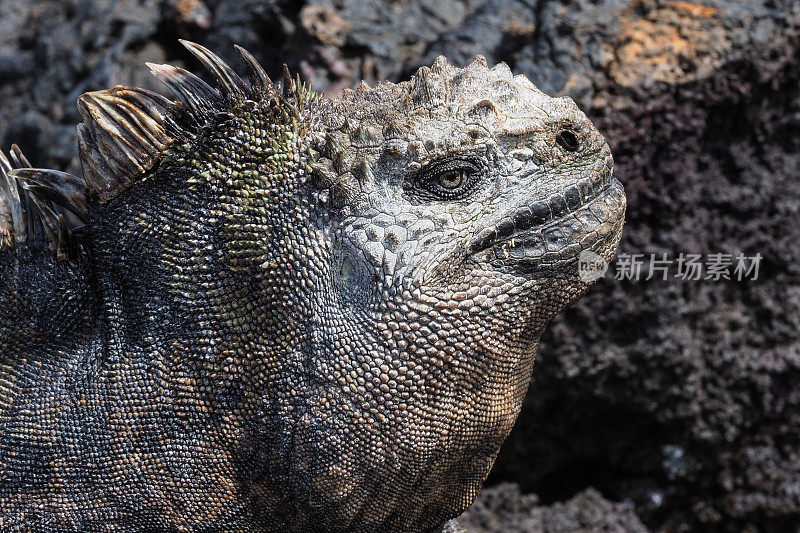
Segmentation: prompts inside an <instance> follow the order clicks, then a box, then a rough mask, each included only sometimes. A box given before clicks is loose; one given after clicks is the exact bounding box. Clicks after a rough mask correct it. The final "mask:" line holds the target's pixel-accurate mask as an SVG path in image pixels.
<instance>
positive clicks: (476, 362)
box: [0, 43, 625, 532]
mask: <svg viewBox="0 0 800 533" xmlns="http://www.w3.org/2000/svg"><path fill="white" fill-rule="evenodd" d="M185 44H186V46H187V47H188V48H189V49H190V50H191V51H192V52H193V53H194V54H195V55H196V56H197V57H198V59H199V60H200V61H201V62H202V63H203V64H204V65H205V66H206V67H207V68H208V70H209V72H210V74H211V76H212V77H213V79H214V81H215V86H214V87H212V86H211V85H209V84H207V83H206V82H204V81H202V80H201V79H200V78H198V77H197V76H195V75H193V74H191V73H189V72H187V71H185V70H183V69H180V68H176V67H172V66H168V65H150V68H151V70H152V71H153V73H154V74H155V75H156V76H157V77H158V78H160V79H161V80H162V81H163V82H164V83H165V84H166V85H167V86H168V87H169V88H170V89H171V91H172V92H173V93H174V96H175V98H176V100H174V101H173V100H169V99H167V98H164V97H163V96H160V95H157V94H154V93H151V92H148V91H144V90H141V89H134V88H128V87H115V88H114V89H110V90H106V91H99V92H93V93H87V94H85V95H83V96H82V97H81V99H80V101H79V109H80V112H81V114H82V116H83V118H84V122H83V124H81V125H80V126H79V136H80V153H81V160H82V165H83V175H84V177H83V179H81V178H78V177H75V176H70V175H69V174H65V173H63V172H57V171H53V170H44V169H33V168H31V165H30V163H29V162H28V161H27V160H26V159H25V157H24V156H23V155H22V153H21V152H20V151H19V149H18V148H16V147H12V150H11V155H10V159H7V158H6V157H5V156H2V157H0V363H1V364H2V367H1V368H0V529H2V530H3V531H126V532H127V531H131V532H132V531H148V532H151V531H158V532H160V531H164V532H171V531H180V532H184V531H187V532H188V531H237V532H238V531H245V532H251V531H303V530H310V531H408V532H416V531H436V530H438V529H440V528H441V527H442V525H443V524H444V523H445V522H446V521H447V520H448V519H450V518H452V517H454V516H457V515H458V514H459V513H461V512H462V511H463V510H464V509H466V508H467V507H468V506H469V505H470V503H471V502H472V500H473V498H474V497H475V495H476V493H477V492H478V490H479V489H480V487H481V484H482V482H483V480H484V479H485V478H486V476H487V474H488V472H489V470H490V468H491V466H492V463H493V461H494V458H495V456H496V454H497V451H498V449H499V447H500V444H501V442H502V441H503V439H504V438H505V437H506V435H507V434H508V432H509V430H510V429H511V426H512V424H513V423H514V420H515V418H516V416H517V414H518V412H519V409H520V404H521V401H522V398H523V396H524V395H525V392H526V389H527V386H528V383H529V381H530V378H531V372H532V365H533V361H534V358H535V354H536V349H537V343H538V340H539V337H540V335H541V333H542V331H543V329H544V327H545V325H546V324H547V322H548V321H549V320H550V319H551V318H552V317H553V316H554V315H555V314H556V313H558V312H559V311H561V310H562V309H564V308H565V307H566V306H567V305H569V304H570V303H572V302H574V301H575V300H576V299H577V298H579V297H580V296H581V295H582V294H583V293H584V292H585V291H586V289H587V287H588V286H587V284H586V283H584V282H583V281H581V279H580V278H579V276H578V255H579V253H580V252H582V251H584V250H589V251H592V252H594V253H596V254H598V255H599V256H601V257H602V258H603V259H605V260H609V259H611V257H612V255H613V253H614V251H615V249H616V246H617V243H618V240H619V237H620V232H621V229H622V225H623V219H624V211H625V197H624V193H623V191H622V187H621V185H620V184H619V182H618V181H617V180H616V179H615V178H613V177H612V159H611V154H610V151H609V148H608V146H607V144H606V143H605V141H604V140H603V137H602V136H601V135H600V134H599V133H598V132H597V130H596V129H595V128H594V127H593V126H592V124H591V123H590V122H589V120H588V119H587V118H586V117H585V116H584V115H583V113H581V112H580V111H579V110H578V109H577V107H576V106H575V104H574V103H573V102H572V101H571V100H570V99H568V98H550V97H548V96H546V95H545V94H543V93H542V92H540V91H539V90H538V89H537V88H536V87H535V86H534V85H533V84H531V82H530V81H528V79H526V78H525V77H524V76H513V75H512V73H511V72H510V71H509V69H508V67H507V66H506V65H505V64H502V63H501V64H499V65H497V66H496V67H494V68H491V69H490V68H489V67H488V66H487V65H486V62H485V60H484V59H483V58H482V57H478V58H476V59H475V61H474V62H473V63H472V64H471V65H469V66H467V67H466V68H455V67H453V66H451V65H449V64H448V62H447V61H446V60H445V59H444V58H439V59H437V60H436V62H435V63H434V64H433V65H432V66H431V67H430V68H427V67H423V68H421V69H420V70H419V71H418V72H417V73H416V74H415V75H414V76H413V78H412V79H411V80H410V81H408V82H404V83H399V84H392V83H381V84H379V85H378V86H376V87H374V88H370V87H367V86H366V85H362V86H361V87H359V88H358V89H357V90H356V91H346V92H345V94H344V95H343V96H342V98H341V99H338V100H329V99H324V98H321V97H320V96H318V95H317V94H316V93H314V92H313V91H311V90H310V89H309V88H308V87H306V86H304V85H303V84H301V83H300V81H299V79H292V78H291V76H290V75H288V72H287V73H286V74H285V75H284V79H283V80H281V81H280V82H278V83H273V82H272V81H271V80H270V79H269V77H267V75H266V74H265V73H264V71H263V70H262V68H261V67H260V66H259V65H258V63H257V62H256V61H255V60H254V59H253V57H252V56H251V55H250V54H248V53H247V52H246V51H244V50H241V49H239V52H240V54H241V56H242V59H243V61H244V65H245V68H246V70H247V73H248V76H247V79H246V80H243V79H242V78H240V76H239V75H237V74H236V73H235V72H234V71H233V70H232V69H231V68H230V67H229V66H228V65H226V64H224V63H223V62H222V61H221V60H220V59H219V58H218V57H217V56H215V55H214V54H213V53H211V52H210V51H208V50H206V49H205V48H203V47H201V46H198V45H195V44H192V43H185ZM70 213H71V214H70ZM73 215H74V216H73ZM78 219H80V220H81V224H80V225H79V226H78V227H75V223H74V222H75V221H77V220H78Z"/></svg>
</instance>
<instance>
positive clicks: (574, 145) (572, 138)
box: [556, 129, 581, 152]
mask: <svg viewBox="0 0 800 533" xmlns="http://www.w3.org/2000/svg"><path fill="white" fill-rule="evenodd" d="M556 142H557V143H558V145H559V146H560V147H561V148H563V149H564V150H566V151H567V152H577V151H578V149H579V148H580V147H581V142H580V139H578V136H577V135H576V134H575V132H574V131H572V130H568V129H563V130H561V131H559V132H558V134H557V135H556Z"/></svg>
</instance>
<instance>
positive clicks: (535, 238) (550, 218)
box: [469, 170, 624, 254]
mask: <svg viewBox="0 0 800 533" xmlns="http://www.w3.org/2000/svg"><path fill="white" fill-rule="evenodd" d="M622 194H623V193H622V185H621V184H620V182H619V181H618V180H617V179H616V178H614V177H613V175H612V172H611V170H604V171H603V172H602V173H601V174H600V179H598V175H597V174H593V175H591V176H588V177H584V178H581V179H580V180H578V182H577V183H575V184H574V185H570V186H569V187H567V188H565V189H563V190H562V191H560V192H559V193H556V194H553V195H552V196H550V197H549V198H547V199H546V200H540V201H537V202H534V203H531V204H528V205H524V206H522V207H519V208H517V209H515V210H514V211H513V212H511V213H510V214H509V215H507V216H505V217H503V219H502V220H500V221H499V222H498V223H497V224H495V225H493V226H491V227H488V228H484V229H482V230H480V231H479V232H478V233H476V234H475V236H473V237H472V239H471V240H470V242H469V253H470V254H476V253H479V252H482V251H484V250H486V249H488V248H491V247H493V246H498V245H502V248H503V249H504V250H508V249H510V248H516V247H521V246H525V247H532V246H536V245H537V244H542V245H544V244H546V243H545V242H544V241H545V240H546V239H543V236H544V237H546V235H545V234H546V233H547V229H548V228H550V227H554V226H559V225H560V224H558V222H559V221H562V220H564V219H566V218H567V217H577V216H578V212H584V211H585V212H586V213H587V214H589V216H590V217H591V218H592V221H593V222H594V224H595V225H597V224H602V223H603V222H606V221H607V220H604V219H606V218H608V217H606V216H602V214H603V213H604V212H605V211H607V210H608V209H607V208H606V207H605V206H604V204H603V203H602V202H599V201H600V200H602V199H608V200H609V201H610V205H609V206H608V208H613V206H614V205H616V204H619V203H623V204H624V201H622V200H621V195H622ZM598 203H600V204H601V206H597V204H598ZM593 206H595V209H592V207H593Z"/></svg>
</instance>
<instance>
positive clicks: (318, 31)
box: [300, 5, 352, 46]
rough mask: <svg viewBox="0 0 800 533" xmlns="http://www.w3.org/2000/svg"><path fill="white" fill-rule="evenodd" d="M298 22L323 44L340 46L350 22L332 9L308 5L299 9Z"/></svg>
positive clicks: (345, 36) (350, 25)
mask: <svg viewBox="0 0 800 533" xmlns="http://www.w3.org/2000/svg"><path fill="white" fill-rule="evenodd" d="M300 24H301V25H302V26H303V28H304V29H305V30H306V31H307V32H308V34H309V35H311V36H312V37H315V38H316V39H318V40H319V41H320V42H321V43H323V44H329V45H332V46H342V45H343V44H344V43H345V40H346V38H347V33H348V32H349V31H350V28H351V27H352V24H351V23H350V21H349V20H346V19H344V18H343V17H342V16H341V15H339V13H337V12H336V11H335V10H334V9H331V8H329V7H325V6H317V5H310V6H306V7H304V8H303V10H302V11H300Z"/></svg>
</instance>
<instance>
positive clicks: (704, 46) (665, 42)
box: [606, 0, 728, 87]
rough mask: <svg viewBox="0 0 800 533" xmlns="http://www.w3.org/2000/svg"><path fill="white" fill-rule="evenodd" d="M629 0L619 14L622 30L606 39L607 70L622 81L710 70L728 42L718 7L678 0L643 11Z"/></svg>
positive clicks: (685, 76) (678, 77) (675, 78)
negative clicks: (627, 6)
mask: <svg viewBox="0 0 800 533" xmlns="http://www.w3.org/2000/svg"><path fill="white" fill-rule="evenodd" d="M634 7H641V4H640V3H639V2H634V3H633V4H632V6H631V8H629V9H626V10H625V11H624V12H623V13H622V16H621V22H622V26H623V30H622V33H620V34H619V36H618V38H617V39H616V40H615V41H614V42H610V43H607V45H606V52H608V53H609V57H613V59H612V60H611V61H610V62H609V64H608V65H607V70H608V73H609V75H610V76H611V77H612V78H613V79H614V81H615V82H616V83H618V84H620V85H623V86H628V87H630V86H634V85H640V84H644V83H648V82H653V81H656V82H667V83H680V82H682V81H686V80H689V79H692V78H695V77H698V76H703V75H706V74H708V73H709V72H711V71H712V70H713V69H714V68H715V66H716V65H717V64H718V63H719V60H720V58H721V57H722V56H723V54H724V52H725V49H726V48H727V46H728V44H727V42H726V41H725V39H724V34H723V28H722V24H721V21H720V19H719V18H718V17H716V15H717V14H718V13H719V10H717V9H716V8H713V7H708V6H703V5H700V4H695V3H692V2H686V1H683V0H674V1H671V2H668V3H667V4H666V5H664V6H663V7H660V8H656V9H652V10H648V11H646V12H645V13H644V14H643V15H642V14H641V11H640V10H638V9H633V8H634Z"/></svg>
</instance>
